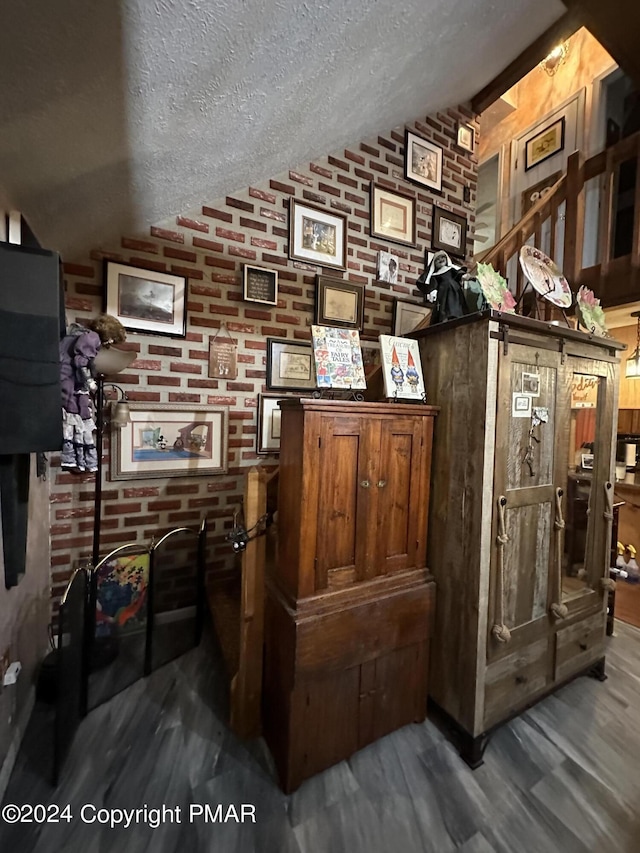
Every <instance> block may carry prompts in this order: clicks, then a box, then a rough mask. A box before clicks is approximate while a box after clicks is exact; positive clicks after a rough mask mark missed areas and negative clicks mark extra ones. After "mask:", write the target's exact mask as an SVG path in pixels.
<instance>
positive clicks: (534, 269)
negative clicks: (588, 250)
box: [520, 246, 573, 308]
mask: <svg viewBox="0 0 640 853" xmlns="http://www.w3.org/2000/svg"><path fill="white" fill-rule="evenodd" d="M520 266H521V267H522V271H523V272H524V274H525V275H526V277H527V279H528V280H529V281H530V282H531V284H532V285H533V287H534V289H535V290H537V291H538V293H539V294H540V296H544V298H545V299H548V300H549V302H551V303H552V304H553V305H556V306H557V307H558V308H570V307H571V303H572V301H573V295H572V293H571V288H570V287H569V282H568V281H567V280H566V278H565V277H564V276H563V275H562V273H561V272H560V270H559V269H558V267H557V266H556V264H554V262H553V261H552V260H551V258H549V257H547V256H546V255H545V253H544V252H541V251H540V249H536V248H535V246H523V247H522V249H520Z"/></svg>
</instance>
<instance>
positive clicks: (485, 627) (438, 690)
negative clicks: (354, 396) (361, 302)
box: [415, 312, 621, 766]
mask: <svg viewBox="0 0 640 853" xmlns="http://www.w3.org/2000/svg"><path fill="white" fill-rule="evenodd" d="M415 337H418V338H419V341H420V355H421V359H422V364H423V369H424V373H425V384H426V387H427V393H428V396H429V400H430V401H431V402H433V403H434V404H436V405H438V406H440V408H441V412H440V416H439V418H438V422H437V426H436V432H435V438H434V450H433V467H434V471H433V489H432V495H431V513H430V531H431V535H430V539H429V546H428V559H429V566H430V568H431V571H432V572H433V574H434V577H435V579H436V584H437V589H438V606H437V611H436V616H435V628H434V637H433V643H432V653H431V671H430V682H429V692H430V695H431V696H432V698H433V700H435V702H436V703H437V705H439V706H440V707H441V708H442V709H443V710H444V711H445V712H446V713H447V714H448V715H449V717H450V718H452V720H453V721H454V722H455V723H456V724H457V727H458V728H459V729H460V731H461V734H462V743H463V749H462V753H463V757H465V759H466V760H467V761H468V763H469V764H471V765H472V766H477V765H478V764H480V763H481V762H482V753H483V750H484V746H485V745H486V740H487V738H486V735H487V733H488V732H489V730H490V729H491V728H493V727H494V726H496V725H497V724H498V723H500V722H502V721H503V720H505V719H507V718H509V717H510V716H513V715H514V714H516V713H517V712H518V711H520V710H522V709H523V708H525V707H526V706H527V705H529V704H531V703H532V702H534V701H535V700H537V699H538V698H540V697H541V696H543V695H544V694H546V693H548V692H550V691H551V690H553V689H554V688H555V687H556V686H558V685H559V684H561V683H562V682H564V681H566V680H567V679H569V678H571V677H572V676H574V675H576V674H578V673H580V672H582V671H586V670H587V669H589V668H591V667H593V666H594V665H597V671H598V672H599V674H600V675H603V672H604V668H603V664H604V640H605V619H606V592H605V589H606V584H605V583H604V578H605V576H607V575H608V567H609V562H608V561H609V538H610V524H611V507H612V499H613V488H612V486H611V482H612V474H611V472H612V465H613V462H614V455H615V444H614V441H615V429H616V426H615V415H616V409H617V394H618V364H619V359H618V350H619V349H621V345H620V344H618V343H616V342H615V341H612V340H609V339H606V340H605V339H602V338H595V337H593V336H590V335H586V334H583V333H582V332H577V331H574V330H571V329H568V328H567V327H564V328H563V327H560V326H555V325H552V324H548V323H543V322H540V321H536V320H530V319H527V318H521V317H516V316H514V315H504V314H498V313H496V312H485V313H484V314H481V315H474V316H473V317H469V318H464V319H463V320H460V321H456V322H454V323H447V324H442V325H441V326H434V327H432V328H430V329H427V330H425V331H423V332H417V333H416V334H415ZM592 454H593V455H592ZM583 464H584V467H583ZM590 466H592V467H590ZM576 471H578V472H582V474H583V479H584V478H586V479H587V481H588V482H589V483H590V492H589V497H588V500H589V513H588V521H587V526H586V530H585V531H584V548H583V550H582V552H581V553H580V554H578V555H577V556H576V554H575V553H574V551H575V548H574V545H573V542H574V540H571V543H570V545H571V553H569V551H568V550H567V547H566V543H565V533H566V529H565V521H566V519H567V518H569V519H571V518H575V516H576V512H571V510H572V509H574V508H573V507H568V506H567V482H568V478H569V476H570V475H571V476H575V472H576ZM572 494H573V491H572Z"/></svg>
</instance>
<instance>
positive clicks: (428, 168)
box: [404, 130, 442, 192]
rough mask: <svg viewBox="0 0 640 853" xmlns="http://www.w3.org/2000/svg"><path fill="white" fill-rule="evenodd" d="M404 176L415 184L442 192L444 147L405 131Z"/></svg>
mask: <svg viewBox="0 0 640 853" xmlns="http://www.w3.org/2000/svg"><path fill="white" fill-rule="evenodd" d="M404 176H405V178H406V179H407V180H408V181H413V183H414V184H420V185H421V186H423V187H429V189H432V190H435V191H436V192H442V148H440V146H439V145H436V144H435V143H434V142H429V140H428V139H424V138H423V137H422V136H418V135H417V134H415V133H412V132H411V131H410V130H406V131H405V136H404Z"/></svg>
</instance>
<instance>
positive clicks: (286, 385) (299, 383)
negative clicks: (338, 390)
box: [267, 338, 316, 391]
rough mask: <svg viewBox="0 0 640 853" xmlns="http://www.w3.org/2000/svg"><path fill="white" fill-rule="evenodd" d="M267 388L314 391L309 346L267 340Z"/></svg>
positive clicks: (306, 344) (311, 352)
mask: <svg viewBox="0 0 640 853" xmlns="http://www.w3.org/2000/svg"><path fill="white" fill-rule="evenodd" d="M267 388H273V389H281V390H289V391H306V390H307V389H312V390H315V388H316V370H315V362H314V360H313V348H312V346H311V344H308V343H304V342H302V341H286V340H281V339H279V338H267Z"/></svg>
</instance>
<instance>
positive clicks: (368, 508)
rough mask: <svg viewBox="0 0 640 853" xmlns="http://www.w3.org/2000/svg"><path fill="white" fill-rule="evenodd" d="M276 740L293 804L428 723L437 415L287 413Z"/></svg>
mask: <svg viewBox="0 0 640 853" xmlns="http://www.w3.org/2000/svg"><path fill="white" fill-rule="evenodd" d="M280 406H281V409H282V420H281V440H280V477H279V497H278V555H277V558H276V560H275V563H274V565H273V566H272V567H271V570H270V572H269V576H268V582H267V600H266V607H265V673H264V704H263V724H264V733H265V738H266V739H267V742H268V743H269V746H270V747H271V750H272V752H273V755H274V758H275V761H276V764H277V767H278V770H279V773H280V778H281V782H282V784H283V787H284V789H285V790H286V791H290V790H292V789H294V788H296V787H297V786H298V785H299V784H300V782H301V781H302V780H303V779H305V778H307V777H308V776H311V775H313V774H314V773H317V772H318V771H320V770H323V769H325V768H326V767H329V766H330V765H331V764H334V763H335V762H337V761H340V760H341V759H343V758H347V757H348V756H349V755H351V754H352V753H353V752H355V751H356V750H357V749H360V748H361V747H363V746H365V745H366V744H368V743H370V742H371V741H373V740H375V739H376V738H378V737H380V736H382V735H384V734H387V733H388V732H390V731H393V730H394V729H396V728H398V727H399V726H402V725H405V724H406V723H409V722H412V721H415V720H422V719H424V717H425V716H426V697H427V671H428V650H429V637H430V634H431V626H432V611H433V604H434V584H433V580H432V578H431V577H430V575H429V574H428V572H427V569H426V561H425V555H426V541H427V526H428V505H429V483H430V464H431V442H432V433H433V420H434V416H435V414H436V409H434V408H433V407H432V406H422V405H412V404H409V405H402V404H387V403H355V402H341V401H332V400H315V399H301V400H298V399H291V400H286V401H282V402H281V403H280Z"/></svg>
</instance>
